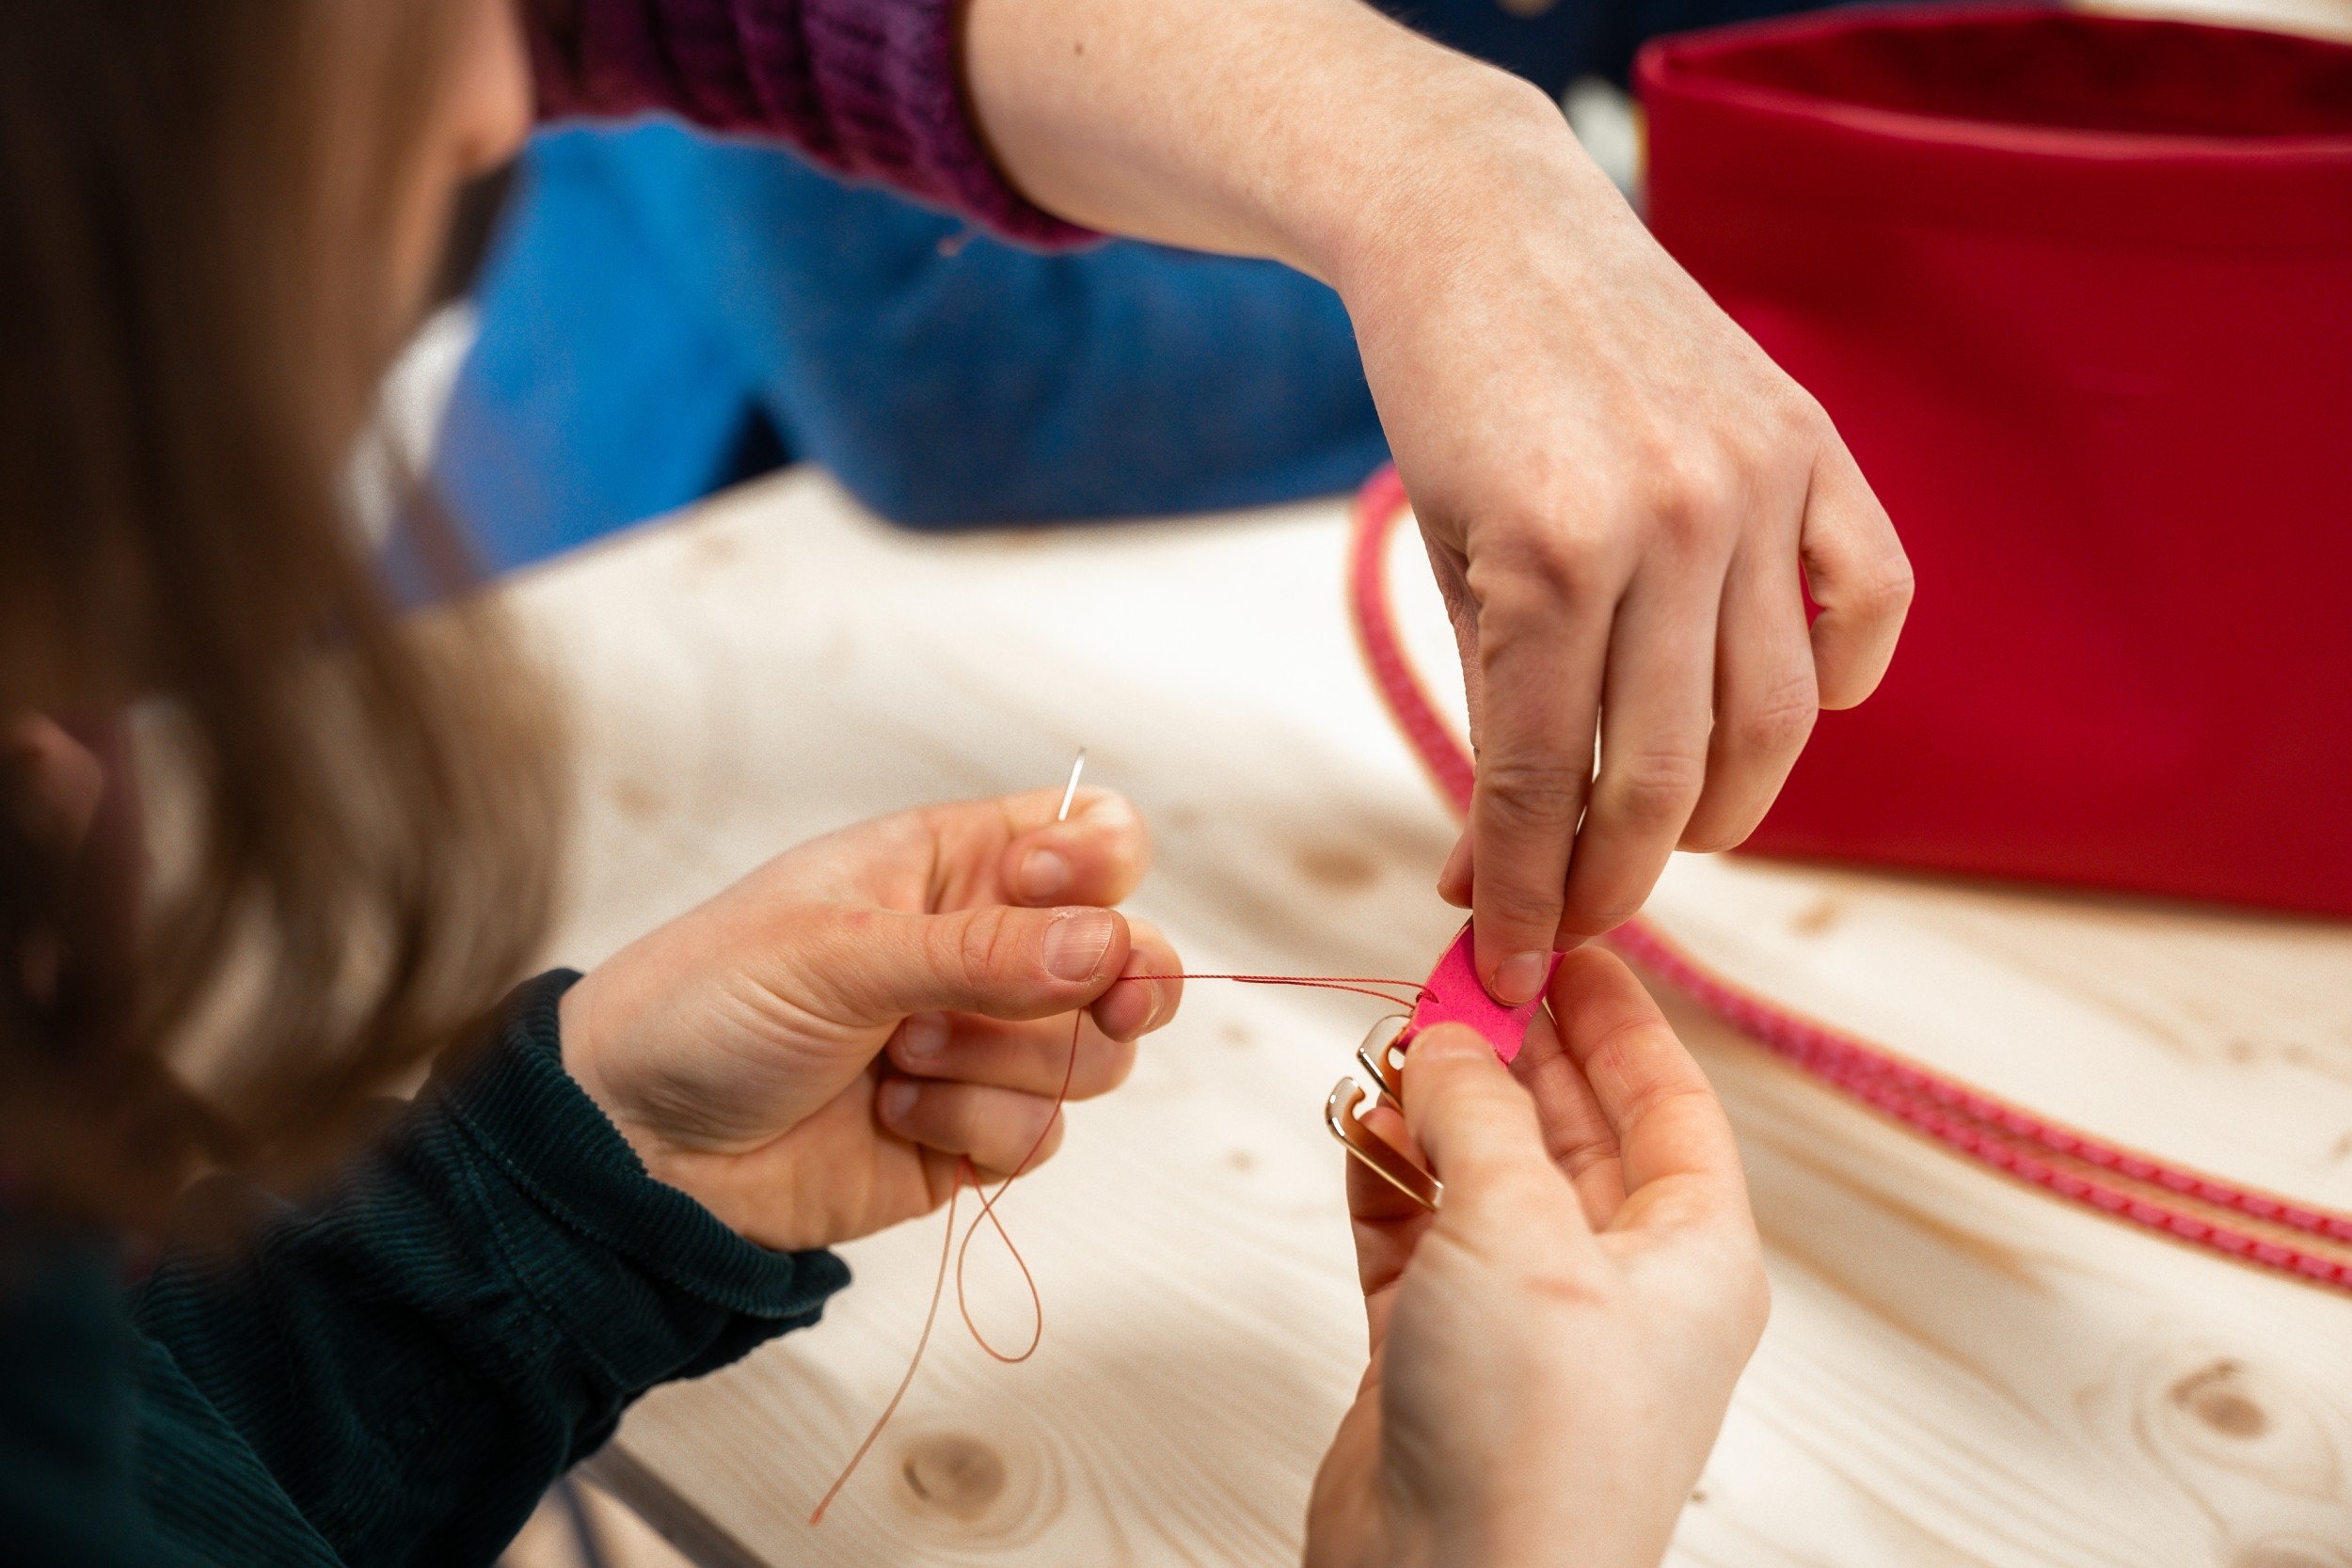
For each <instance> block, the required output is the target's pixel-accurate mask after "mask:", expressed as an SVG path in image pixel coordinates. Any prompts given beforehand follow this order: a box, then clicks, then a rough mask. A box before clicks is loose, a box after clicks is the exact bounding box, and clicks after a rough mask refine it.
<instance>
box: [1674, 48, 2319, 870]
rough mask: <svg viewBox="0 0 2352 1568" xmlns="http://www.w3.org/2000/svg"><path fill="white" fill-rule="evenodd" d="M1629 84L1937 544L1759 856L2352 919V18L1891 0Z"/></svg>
mask: <svg viewBox="0 0 2352 1568" xmlns="http://www.w3.org/2000/svg"><path fill="white" fill-rule="evenodd" d="M1637 77H1638V87H1639V90H1640V93H1641V97H1642V102H1643V104H1644V107H1645V111H1646V114H1647V119H1648V136H1649V170H1648V199H1649V218H1650V222H1651V225H1652V227H1653V228H1654V230H1656V232H1657V234H1658V236H1659V238H1660V239H1661V241H1662V242H1663V243H1664V244H1665V245H1666V247H1667V248H1668V249H1669V250H1671V251H1672V252H1673V253H1674V254H1675V256H1676V257H1677V258H1678V259H1679V260H1680V261H1682V263H1683V264H1684V265H1685V266H1687V267H1688V268H1689V269H1690V270H1691V272H1692V274H1693V275H1694V276H1696V277H1697V278H1698V280H1699V281H1700V282H1701V283H1702V284H1704V285H1705V286H1706V287H1707V288H1708V291H1709V292H1710V293H1713V295H1714V296H1715V298H1716V299H1717V300H1718V301H1719V302H1720V303H1721V304H1722V305H1723V306H1724V309H1726V310H1728V311H1729V312H1730V313H1731V314H1732V315H1733V316H1734V317H1735V318H1737V319H1738V321H1739V322H1740V325H1743V326H1744V327H1746V328H1747V329H1748V330H1749V331H1750V332H1752V333H1753V334H1755V336H1756V340H1757V341H1759V342H1761V343H1762V344H1763V346H1764V348H1765V349H1766V351H1767V352H1769V353H1770V354H1771V355H1772V357H1773V358H1774V359H1776V360H1778V361H1779V363H1780V364H1781V365H1782V366H1783V367H1784V368H1786V369H1787V370H1788V372H1789V373H1790V374H1792V375H1794V376H1795V377H1796V378H1797V379H1798V380H1799V381H1800V382H1802V383H1804V386H1805V387H1807V388H1810V389H1811V391H1812V392H1813V393H1814V395H1815V396H1817V397H1819V398H1820V400H1821V402H1822V404H1824V405H1825V406H1826V407H1827V408H1828V410H1829V412H1830V415H1831V417H1832V418H1833V419H1835V420H1836V421H1837V427H1838V429H1839V430H1840V431H1841V432H1842V433H1843V434H1844V436H1845V437H1846V439H1847V441H1848V442H1850V443H1851V446H1852V448H1853V451H1854V453H1855V455H1856V457H1857V458H1858V459H1859V460H1860V462H1861V464H1862V467H1863V470H1864V472H1866V473H1867V475H1868V476H1869V478H1870V481H1871V483H1872V484H1873V485H1874V486H1876V488H1877V490H1878V493H1879V496H1880V497H1881V499H1883V500H1884V501H1885V503H1886V506H1887V509H1888V511H1889V512H1890V513H1892V514H1893V515H1894V518H1895V523H1896V526H1897V527H1898V528H1899V530H1900V531H1901V532H1902V536H1903V540H1904V543H1905V545H1906V546H1907V547H1908V548H1909V550H1910V552H1911V557H1912V561H1913V563H1914V565H1915V567H1916V569H1917V573H1918V579H1919V592H1918V599H1917V603H1916V605H1915V608H1914V610H1913V612H1912V618H1911V622H1910V626H1909V627H1908V629H1907V630H1906V632H1905V634H1904V639H1903V644H1902V647H1901V649H1900V650H1899V652H1898V653H1897V655H1896V658H1895V664H1894V668H1893V670H1892V671H1891V672H1890V673H1889V674H1888V676H1887V679H1886V682H1885V684H1884V686H1883V688H1882V689H1880V691H1879V693H1878V695H1877V696H1876V697H1874V698H1873V699H1872V700H1871V701H1870V702H1869V703H1867V704H1866V705H1864V706H1862V707H1861V708H1859V709H1856V710H1855V711H1853V712H1851V713H1842V714H1828V715H1824V716H1823V718H1822V721H1821V723H1820V728H1819V730H1818V731H1817V732H1816V735H1815V738H1814V740H1813V743H1812V745H1811V747H1810V748H1809V749H1808V750H1807V752H1806V753H1805V755H1804V759H1803V760H1802V761H1801V762H1800V763H1799V764H1798V766H1797V768H1796V771H1795V773H1794V774H1793V776H1792V777H1791V778H1790V780H1789V783H1788V789H1787V791H1786V792H1785V794H1784V795H1783V797H1782V799H1781V800H1780V802H1779V804H1778V805H1776V806H1775V807H1774V808H1773V810H1772V814H1771V816H1769V817H1768V818H1767V819H1766V821H1765V823H1764V825H1763V827H1762V828H1761V829H1760V830H1759V831H1758V832H1756V836H1755V838H1754V839H1753V840H1752V841H1751V846H1750V847H1752V848H1755V849H1758V850H1761V851H1764V852H1767V853H1773V854H1785V855H1801V856H1808V857H1822V858H1829V859H1837V860H1852V861H1865V862H1876V863H1891V864H1900V865H1909V866H1920V867H1929V868H1934V869H1938V870H1944V871H1951V872H1961V873H1967V874H1974V875H1986V876H1994V877H2010V878H2026V879H2040V880H2046V881H2054V882H2064V883H2072V884H2079V885H2088V886H2093V887H2105V888H2117V889H2129V890H2137V891H2142V892H2150V893H2158V894H2169V895H2183V896H2188V897H2196V898H2208V899H2218V900H2225V901H2230V902H2235V903H2246V904H2258V905H2267V906H2272V907H2276V908H2281V909H2290V910H2303V911H2324V912H2329V913H2334V914H2340V915H2352V48H2346V47H2344V46H2341V45H2336V44H2330V43H2325V42H2319V41H2315V40H2303V39H2296V38H2289V37H2283V36H2278V35H2272V34H2265V33H2253V32H2243V31H2235V30H2230V29H2222V28H2212V27H2202V26H2195V25H2188V24H2178V23H2162V22H2142V21H2127V20H2122V19H2115V18H2105V17H2094V16H2085V15H2073V14H2068V13H2065V12H2058V11H2050V10H2043V9H2017V8H2001V9H1986V8H1896V9H1888V10H1847V11H1839V12H1834V13H1828V14H1820V15H1815V16H1811V17H1806V18H1802V19H1796V20H1788V21H1779V22H1772V23H1764V24H1755V25H1747V26H1740V27H1732V28H1725V29H1721V30H1718V31H1714V32H1709V33H1701V34H1693V35H1689V36H1686V37H1682V38H1677V39H1672V40H1664V41H1661V42H1660V43H1656V44H1653V45H1651V46H1650V48H1649V49H1648V50H1646V51H1645V53H1644V55H1642V58H1641V61H1640V63H1639V66H1638V70H1637Z"/></svg>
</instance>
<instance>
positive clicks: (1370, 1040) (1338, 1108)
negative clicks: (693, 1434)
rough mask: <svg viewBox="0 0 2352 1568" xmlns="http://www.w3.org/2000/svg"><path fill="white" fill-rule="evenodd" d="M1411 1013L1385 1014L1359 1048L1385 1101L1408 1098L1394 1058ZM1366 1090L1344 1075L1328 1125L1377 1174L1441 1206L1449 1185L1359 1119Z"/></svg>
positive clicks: (1328, 1108) (1426, 1203)
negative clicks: (1440, 1181)
mask: <svg viewBox="0 0 2352 1568" xmlns="http://www.w3.org/2000/svg"><path fill="white" fill-rule="evenodd" d="M1405 1022H1406V1020H1405V1015H1403V1014H1402V1013H1399V1014H1397V1015H1395V1016H1393V1017H1391V1018H1384V1019H1382V1020H1381V1021H1380V1022H1377V1023H1375V1024H1374V1025H1373V1026H1372V1032H1371V1033H1370V1034H1368V1035H1366V1036H1365V1037H1364V1042H1363V1044H1361V1045H1360V1046H1358V1047H1357V1048H1356V1060H1357V1061H1358V1062H1359V1063H1361V1064H1362V1065H1363V1069H1364V1070H1365V1071H1366V1072H1368V1073H1370V1074H1371V1075H1372V1079H1373V1082H1374V1083H1375V1084H1377V1085H1379V1086H1380V1094H1381V1097H1382V1098H1383V1099H1385V1100H1389V1101H1395V1102H1397V1103H1399V1104H1402V1103H1403V1101H1402V1098H1401V1097H1402V1095H1403V1093H1404V1088H1405V1079H1404V1074H1403V1072H1402V1071H1401V1069H1399V1068H1398V1066H1397V1064H1396V1062H1395V1060H1394V1057H1395V1053H1396V1038H1397V1036H1398V1035H1399V1034H1401V1033H1402V1032H1403V1030H1404V1026H1405ZM1363 1100H1364V1091H1363V1090H1362V1089H1360V1088H1358V1087H1357V1086H1356V1080H1355V1079H1353V1078H1343V1079H1341V1080H1340V1081H1339V1082H1338V1083H1337V1084H1335V1085H1332V1086H1331V1098H1330V1099H1329V1100H1327V1101H1325V1102H1324V1107H1323V1121H1324V1125H1325V1126H1327V1127H1328V1128H1329V1129H1330V1130H1331V1135H1332V1136H1333V1137H1335V1138H1337V1139H1339V1140H1340V1144H1341V1146H1342V1147H1343V1148H1345V1149H1346V1150H1347V1152H1348V1153H1349V1154H1350V1155H1352V1156H1353V1157H1354V1158H1356V1159H1357V1160H1359V1161H1361V1162H1362V1163H1363V1164H1364V1165H1365V1166H1366V1167H1367V1168H1368V1169H1370V1170H1371V1171H1372V1173H1373V1174H1374V1175H1375V1176H1377V1177H1379V1178H1380V1179H1381V1180H1384V1181H1386V1182H1387V1183H1388V1184H1389V1185H1390V1186H1391V1187H1394V1188H1395V1189H1396V1190H1397V1191H1398V1192H1400V1193H1403V1194H1404V1195H1405V1196H1406V1197H1409V1198H1411V1199H1412V1200H1413V1201H1414V1202H1415V1203H1418V1204H1420V1205H1421V1206H1422V1208H1424V1209H1435V1208H1437V1206H1438V1201H1439V1200H1440V1199H1441V1198H1443V1197H1444V1196H1445V1188H1444V1187H1443V1186H1442V1185H1440V1184H1439V1182H1438V1179H1437V1178H1436V1177H1434V1176H1432V1175H1430V1174H1429V1173H1428V1172H1427V1171H1425V1170H1423V1169H1422V1168H1421V1167H1420V1166H1419V1165H1417V1164H1413V1162H1412V1161H1410V1160H1408V1159H1406V1157H1405V1156H1404V1154H1403V1153H1401V1152H1399V1150H1398V1149H1397V1148H1396V1147H1395V1146H1394V1145H1392V1144H1391V1143H1390V1142H1389V1141H1388V1140H1387V1139H1385V1138H1383V1137H1381V1136H1380V1135H1379V1134H1378V1133H1376V1132H1373V1131H1372V1129H1370V1128H1369V1127H1366V1126H1365V1125H1364V1124H1363V1123H1362V1122H1360V1121H1359V1120H1357V1119H1356V1110H1357V1107H1358V1106H1359V1105H1361V1104H1362V1103H1363Z"/></svg>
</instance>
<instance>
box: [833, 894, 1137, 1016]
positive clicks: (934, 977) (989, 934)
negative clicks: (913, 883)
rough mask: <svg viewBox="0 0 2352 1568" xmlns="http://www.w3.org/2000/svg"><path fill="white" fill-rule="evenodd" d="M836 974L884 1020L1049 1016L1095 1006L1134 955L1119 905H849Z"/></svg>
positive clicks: (854, 1004) (856, 1001)
mask: <svg viewBox="0 0 2352 1568" xmlns="http://www.w3.org/2000/svg"><path fill="white" fill-rule="evenodd" d="M830 935H831V937H832V939H833V940H831V941H828V942H826V943H825V946H826V947H827V948H828V949H829V952H828V955H827V956H828V958H829V959H830V965H829V967H830V969H831V973H830V974H829V975H828V976H827V978H828V980H829V981H830V982H831V984H832V985H833V986H834V989H835V990H836V991H838V992H839V993H840V994H841V995H842V997H843V1000H844V1001H845V1002H846V1003H848V1004H849V1006H850V1008H851V1010H853V1011H855V1012H858V1013H860V1014H863V1015H864V1016H866V1017H867V1018H870V1019H872V1020H874V1021H876V1022H882V1021H884V1020H888V1019H892V1018H898V1017H903V1016H905V1015H907V1014H910V1013H928V1012H960V1013H980V1014H984V1015H986V1016H987V1017H990V1018H1002V1019H1028V1018H1045V1017H1048V1016H1050V1015H1052V1014H1054V1013H1065V1012H1069V1011H1072V1010H1073V1009H1074V1008H1077V1007H1082V1006H1086V1005H1087V1004H1088V1003H1089V1002H1091V1001H1093V1000H1094V999H1095V998H1096V997H1098V996H1100V995H1102V993H1103V992H1104V991H1105V990H1109V989H1110V987H1111V986H1112V985H1113V984H1114V983H1115V982H1116V981H1117V980H1118V978H1119V972H1120V968H1121V966H1123V965H1124V964H1125V963H1126V961H1127V949H1128V934H1127V922H1126V920H1125V919H1124V918H1122V917H1121V916H1120V913H1119V912H1118V911H1116V910H1104V909H1096V908H1092V907H1090V906H1084V905H1079V906H1072V907H1066V908H1061V909H1050V910H1022V909H1012V908H1009V907H1007V906H1003V905H990V906H986V907H984V908H980V909H972V910H955V911H949V912H947V913H946V914H900V913H895V912H891V913H885V912H881V911H870V910H860V911H843V912H842V913H841V914H840V915H839V916H838V917H837V919H836V922H835V928H834V931H833V932H832V933H830Z"/></svg>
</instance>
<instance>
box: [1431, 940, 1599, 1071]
mask: <svg viewBox="0 0 2352 1568" xmlns="http://www.w3.org/2000/svg"><path fill="white" fill-rule="evenodd" d="M1559 967H1560V955H1559V954H1557V953H1554V954H1553V955H1552V956H1551V968H1550V969H1549V970H1546V971H1545V972H1544V984H1545V985H1546V986H1549V985H1550V984H1551V975H1552V971H1554V970H1557V969H1558V968H1559ZM1543 1005H1544V999H1543V993H1542V992H1541V991H1538V992H1537V993H1536V995H1535V1000H1534V1001H1533V1002H1530V1003H1528V1004H1527V1005H1526V1006H1523V1007H1506V1006H1503V1005H1502V1003H1500V1002H1498V1001H1496V1000H1495V999H1494V998H1493V997H1491V996H1489V995H1487V994H1486V987H1485V986H1483V985H1481V984H1480V983H1479V980H1478V967H1477V964H1476V963H1475V961H1474V959H1473V955H1472V952H1471V947H1470V927H1469V926H1468V925H1467V924H1465V925H1464V926H1463V927H1462V929H1461V933H1460V934H1459V935H1457V936H1456V937H1455V938H1454V945H1453V946H1451V947H1449V948H1447V949H1446V950H1445V957H1443V958H1439V959H1438V967H1437V968H1435V969H1433V970H1431V971H1430V972H1429V982H1428V984H1427V986H1426V987H1424V988H1423V990H1422V993H1421V1003H1420V1005H1419V1006H1416V1007H1415V1008H1414V1009H1413V1017H1412V1021H1411V1022H1409V1023H1407V1024H1406V1026H1405V1034H1404V1039H1405V1040H1410V1039H1411V1038H1412V1037H1414V1036H1415V1035H1418V1034H1420V1033H1421V1032H1422V1030H1423V1029H1426V1028H1428V1027H1429V1026H1430V1025H1431V1024H1433V1023H1467V1024H1469V1025H1470V1027H1471V1028H1473V1029H1475V1030H1477V1031H1478V1034H1479V1037H1481V1038H1482V1039H1484V1040H1485V1041H1486V1043H1487V1044H1488V1045H1491V1046H1493V1047H1494V1048H1495V1054H1496V1055H1498V1056H1500V1057H1502V1059H1503V1060H1504V1061H1505V1062H1508V1061H1510V1060H1511V1059H1512V1058H1513V1057H1514V1056H1517V1055H1518V1053H1519V1047H1520V1046H1522V1045H1524V1044H1525V1043H1527V1026H1528V1024H1530V1023H1531V1022H1534V1018H1535V1010H1536V1009H1537V1008H1538V1007H1541V1006H1543ZM1400 1043H1401V1042H1400Z"/></svg>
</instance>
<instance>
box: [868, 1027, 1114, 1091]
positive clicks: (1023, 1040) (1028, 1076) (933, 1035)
mask: <svg viewBox="0 0 2352 1568" xmlns="http://www.w3.org/2000/svg"><path fill="white" fill-rule="evenodd" d="M1081 1016H1083V1015H1081ZM1077 1033H1078V1040H1077V1057H1076V1060H1075V1061H1074V1062H1073V1060H1072V1057H1071V1039H1070V1036H1071V1016H1070V1015H1069V1014H1066V1013H1065V1014H1060V1015H1057V1016H1056V1017H1053V1018H1043V1019H1037V1020H1033V1021H1031V1022H1022V1023H1013V1022H1004V1021H1002V1020H998V1019H988V1018H978V1017H976V1016H974V1015H972V1014H970V1013H917V1014H915V1015H914V1017H913V1018H910V1019H908V1020H907V1021H906V1022H904V1023H902V1024H900V1025H899V1026H898V1028H897V1029H896V1030H895V1031H893V1032H892V1034H891V1037H890V1044H889V1047H888V1051H889V1053H890V1063H891V1066H893V1067H895V1068H897V1069H898V1070H899V1071H900V1072H902V1073H904V1074H906V1075H908V1076H909V1077H913V1078H923V1079H931V1080H938V1081H943V1082H957V1083H966V1084H979V1085H986V1086H988V1087H990V1088H999V1089H1012V1090H1015V1091H1016V1092H1018V1093H1021V1094H1032V1095H1043V1096H1045V1097H1047V1098H1048V1099H1051V1098H1052V1097H1053V1095H1054V1094H1055V1092H1056V1091H1057V1090H1058V1089H1059V1088H1060V1087H1061V1085H1062V1080H1063V1076H1064V1074H1065V1073H1066V1074H1067V1075H1068V1077H1069V1082H1070V1095H1069V1098H1071V1099H1072V1100H1091V1099H1093V1098H1094V1097H1095V1096H1096V1095H1101V1094H1108V1093H1109V1092H1110V1091H1111V1090H1113V1089H1115V1088H1117V1087H1118V1086H1119V1085H1120V1084H1122V1083H1125V1082H1126V1079H1127V1074H1128V1073H1129V1072H1131V1071H1133V1070H1134V1069H1135V1065H1136V1048H1135V1046H1134V1045H1133V1043H1131V1042H1129V1041H1125V1040H1118V1039H1113V1038H1111V1037H1109V1036H1107V1035H1105V1034H1104V1032H1103V1031H1102V1030H1101V1029H1099V1028H1097V1027H1096V1026H1095V1024H1094V1022H1093V1021H1092V1020H1091V1019H1088V1020H1086V1022H1082V1023H1080V1024H1079V1025H1078V1029H1077Z"/></svg>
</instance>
